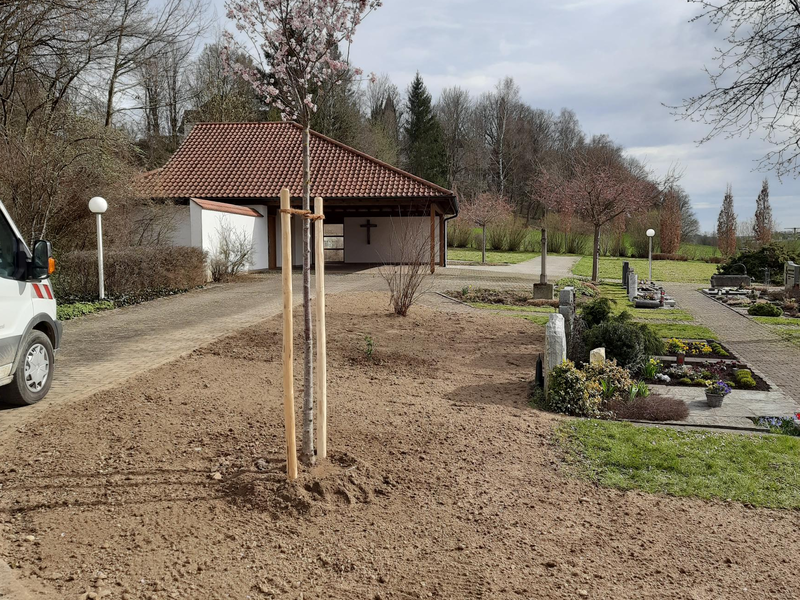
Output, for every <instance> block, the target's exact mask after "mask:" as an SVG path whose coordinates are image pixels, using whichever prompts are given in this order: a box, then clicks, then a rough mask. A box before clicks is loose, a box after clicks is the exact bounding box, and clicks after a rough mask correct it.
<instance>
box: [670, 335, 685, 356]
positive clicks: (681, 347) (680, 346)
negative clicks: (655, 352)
mask: <svg viewBox="0 0 800 600" xmlns="http://www.w3.org/2000/svg"><path fill="white" fill-rule="evenodd" d="M688 349H689V346H688V345H687V344H686V343H685V342H684V341H683V340H679V339H678V338H672V339H671V340H667V351H668V352H670V353H672V354H686V351H687V350H688Z"/></svg>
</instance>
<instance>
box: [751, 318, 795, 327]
mask: <svg viewBox="0 0 800 600" xmlns="http://www.w3.org/2000/svg"><path fill="white" fill-rule="evenodd" d="M753 320H754V321H758V322H759V323H763V324H764V325H780V326H781V327H800V319H786V318H784V317H753Z"/></svg>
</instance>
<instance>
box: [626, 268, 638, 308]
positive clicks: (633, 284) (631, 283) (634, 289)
mask: <svg viewBox="0 0 800 600" xmlns="http://www.w3.org/2000/svg"><path fill="white" fill-rule="evenodd" d="M638 291H639V277H638V276H637V275H636V273H635V272H634V271H633V269H631V272H630V273H629V274H628V299H629V300H630V301H631V302H633V301H634V300H635V299H636V294H637V293H638Z"/></svg>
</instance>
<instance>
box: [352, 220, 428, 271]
mask: <svg viewBox="0 0 800 600" xmlns="http://www.w3.org/2000/svg"><path fill="white" fill-rule="evenodd" d="M369 221H370V223H373V224H375V225H377V227H374V228H372V230H371V234H370V235H371V238H372V243H371V244H367V230H366V228H364V227H361V225H364V224H366V222H367V217H352V218H349V217H348V218H345V219H344V261H345V262H346V263H370V264H381V263H397V262H400V256H401V254H400V250H399V247H400V241H401V240H403V239H411V240H414V241H413V243H415V244H423V246H424V248H425V249H426V250H425V257H426V260H430V246H431V241H430V236H431V218H430V217H369ZM435 237H436V261H437V264H438V261H439V216H438V215H437V217H436V234H435Z"/></svg>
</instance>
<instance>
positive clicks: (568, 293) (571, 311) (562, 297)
mask: <svg viewBox="0 0 800 600" xmlns="http://www.w3.org/2000/svg"><path fill="white" fill-rule="evenodd" d="M558 312H559V313H560V314H561V315H562V316H563V317H564V333H565V334H566V336H567V339H570V336H571V335H572V325H573V323H574V322H575V288H574V287H572V286H567V287H565V288H564V289H563V290H561V291H560V292H559V293H558Z"/></svg>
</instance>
